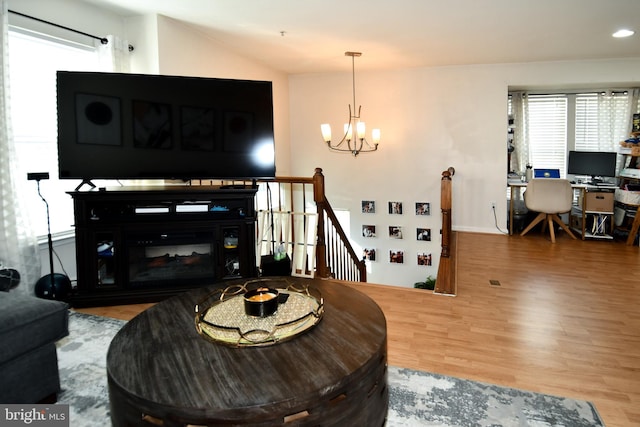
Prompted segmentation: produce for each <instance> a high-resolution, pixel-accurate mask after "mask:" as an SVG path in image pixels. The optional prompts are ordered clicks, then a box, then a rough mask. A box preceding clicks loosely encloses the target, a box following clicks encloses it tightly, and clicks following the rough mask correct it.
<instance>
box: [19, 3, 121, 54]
mask: <svg viewBox="0 0 640 427" xmlns="http://www.w3.org/2000/svg"><path fill="white" fill-rule="evenodd" d="M8 12H9V13H13V14H14V15H18V16H22V17H23V18H27V19H32V20H34V21H38V22H42V23H43V24H47V25H51V26H53V27H56V28H62V29H63V30H67V31H71V32H72V33H76V34H81V35H83V36H86V37H90V38H92V39H95V40H100V43H102V44H108V43H109V40H107V38H106V37H98V36H94V35H93V34H89V33H85V32H82V31H78V30H74V29H73V28H69V27H65V26H64V25H59V24H56V23H55V22H51V21H45V20H44V19H40V18H36V17H35V16H30V15H25V14H24V13H20V12H16V11H15V10H11V9H9V10H8ZM129 52H133V46H131V45H129Z"/></svg>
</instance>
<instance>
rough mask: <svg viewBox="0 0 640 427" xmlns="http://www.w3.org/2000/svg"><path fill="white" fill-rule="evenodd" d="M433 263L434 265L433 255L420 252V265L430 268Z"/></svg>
mask: <svg viewBox="0 0 640 427" xmlns="http://www.w3.org/2000/svg"><path fill="white" fill-rule="evenodd" d="M431 263H432V256H431V254H427V253H420V252H418V265H425V266H429V265H432V264H431Z"/></svg>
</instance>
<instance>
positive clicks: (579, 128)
mask: <svg viewBox="0 0 640 427" xmlns="http://www.w3.org/2000/svg"><path fill="white" fill-rule="evenodd" d="M518 99H520V98H518ZM521 99H522V101H521V102H522V111H523V114H522V116H523V117H522V118H521V121H522V123H516V124H515V126H516V127H518V126H523V129H524V132H523V133H522V136H523V139H525V141H520V144H521V147H520V149H521V151H523V150H524V151H525V153H526V156H525V157H526V163H529V164H531V165H532V166H533V167H534V168H553V169H560V174H561V176H562V177H565V176H566V170H567V167H566V164H567V163H566V162H567V153H568V152H569V151H570V150H579V151H617V149H618V147H619V142H620V141H622V140H624V139H626V138H627V137H628V132H629V129H630V120H631V114H630V111H631V110H632V108H630V103H631V96H630V95H629V93H628V91H598V92H585V93H559V94H526V95H525V96H522V97H521ZM509 102H510V103H513V102H514V100H513V98H511V97H510V101H509ZM510 108H513V106H512V105H510ZM634 110H635V108H634ZM523 147H524V148H523Z"/></svg>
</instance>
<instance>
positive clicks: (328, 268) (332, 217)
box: [256, 168, 367, 282]
mask: <svg viewBox="0 0 640 427" xmlns="http://www.w3.org/2000/svg"><path fill="white" fill-rule="evenodd" d="M256 184H257V185H258V192H257V194H256V210H258V211H260V210H266V209H269V208H271V209H273V210H274V211H285V212H286V211H288V212H313V211H315V212H317V213H318V220H317V228H318V230H317V237H316V251H315V253H316V256H315V258H316V267H315V268H316V276H317V277H322V278H334V279H338V280H347V281H354V282H366V281H367V270H366V265H365V262H364V260H363V259H361V258H360V257H358V255H357V254H356V252H355V250H354V249H353V247H352V245H351V243H350V242H349V239H348V238H347V235H346V233H345V232H344V229H343V228H342V226H341V225H340V222H339V221H338V218H337V216H336V214H335V212H334V211H333V208H332V207H331V203H329V201H328V200H327V196H326V193H325V185H324V175H323V174H322V169H321V168H316V169H315V173H314V175H313V177H310V178H309V177H276V178H268V179H261V180H258V181H256ZM269 192H270V194H269ZM269 200H270V201H271V205H269V203H268V202H269Z"/></svg>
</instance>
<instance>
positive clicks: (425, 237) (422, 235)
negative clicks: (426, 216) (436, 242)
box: [416, 228, 431, 242]
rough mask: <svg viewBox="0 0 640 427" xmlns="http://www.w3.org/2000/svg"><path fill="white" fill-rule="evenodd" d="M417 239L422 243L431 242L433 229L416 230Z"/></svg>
mask: <svg viewBox="0 0 640 427" xmlns="http://www.w3.org/2000/svg"><path fill="white" fill-rule="evenodd" d="M416 239H417V240H419V241H422V242H430V241H431V229H430V228H416Z"/></svg>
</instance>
